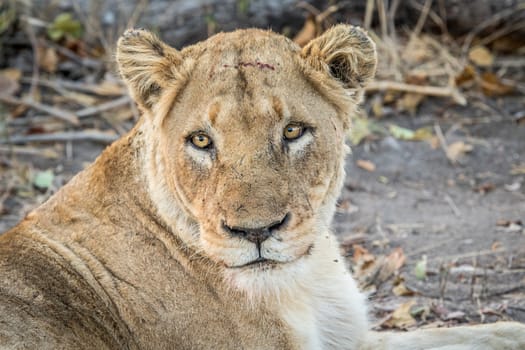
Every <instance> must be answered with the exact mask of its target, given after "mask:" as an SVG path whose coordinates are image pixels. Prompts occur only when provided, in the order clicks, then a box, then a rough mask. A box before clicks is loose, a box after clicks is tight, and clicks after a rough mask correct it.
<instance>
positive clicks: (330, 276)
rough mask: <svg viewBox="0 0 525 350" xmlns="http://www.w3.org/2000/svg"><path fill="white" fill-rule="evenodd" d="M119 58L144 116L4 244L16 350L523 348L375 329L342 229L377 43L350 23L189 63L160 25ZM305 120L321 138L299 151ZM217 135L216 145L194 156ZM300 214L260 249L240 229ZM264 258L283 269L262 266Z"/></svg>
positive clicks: (514, 331)
mask: <svg viewBox="0 0 525 350" xmlns="http://www.w3.org/2000/svg"><path fill="white" fill-rule="evenodd" d="M117 61H118V64H119V67H120V72H121V75H122V77H123V79H124V81H125V82H126V83H127V84H128V86H129V89H130V93H131V95H132V96H133V98H134V99H135V101H136V102H137V104H138V105H139V107H140V109H141V111H142V114H143V117H142V118H141V120H140V121H139V123H138V124H137V125H136V126H135V128H134V129H133V130H132V131H131V132H130V133H129V134H128V135H126V136H125V137H123V138H122V139H120V140H119V141H117V142H115V143H114V144H113V145H111V146H110V147H109V148H108V149H107V150H106V151H104V153H103V154H102V155H101V156H100V157H99V158H98V159H97V160H96V161H95V163H94V164H92V165H91V166H90V167H88V168H87V169H86V170H84V171H83V172H81V173H79V174H78V175H77V176H76V177H74V178H73V179H72V180H71V181H70V182H69V183H68V184H67V185H66V186H64V188H62V189H61V190H60V191H59V192H58V193H57V194H56V195H54V196H53V197H52V198H50V199H49V200H48V201H47V202H46V203H44V204H43V205H42V206H40V207H39V208H37V209H36V210H34V211H33V212H31V213H30V214H29V215H28V216H27V217H26V218H25V219H24V220H23V221H22V222H21V223H20V224H19V225H18V226H16V227H14V228H13V229H11V230H10V231H8V232H7V233H5V234H3V235H2V236H0V348H2V349H159V350H160V349H285V350H287V349H311V350H317V349H429V348H435V349H438V348H439V349H442V350H444V349H448V350H452V349H456V350H463V349H479V350H481V349H483V350H484V349H498V350H499V349H523V348H524V347H525V339H524V337H525V331H524V327H523V325H520V324H516V323H500V324H496V325H488V326H483V327H467V328H457V329H451V330H428V331H418V332H413V333H407V334H388V333H373V332H368V331H367V328H368V324H367V320H366V307H365V305H366V303H365V299H364V297H363V296H362V295H361V294H360V293H359V291H358V289H357V287H356V285H355V282H354V281H353V279H352V278H351V276H350V274H349V273H348V271H347V270H346V268H345V266H344V259H343V258H342V257H341V256H340V255H339V253H338V251H339V248H338V245H337V242H336V240H335V238H334V236H333V235H332V233H331V232H330V228H329V226H330V221H331V219H332V216H333V213H334V209H335V202H336V199H337V196H338V193H339V191H340V189H341V186H342V183H343V179H344V171H343V165H344V156H345V153H346V152H347V149H346V146H345V134H346V131H347V129H348V127H349V125H350V116H351V114H352V113H353V112H354V111H355V108H356V107H357V105H358V103H359V102H360V99H361V97H362V93H363V90H362V88H363V87H364V86H365V85H366V84H367V82H369V81H370V80H371V79H372V78H373V76H374V73H375V68H376V62H377V58H376V53H375V46H374V44H373V42H372V41H371V40H370V38H369V37H368V36H367V35H366V33H364V32H363V31H362V30H361V29H359V28H355V27H352V26H347V25H339V26H336V27H334V28H332V29H331V30H329V31H328V32H326V33H325V34H324V35H323V36H321V37H319V38H317V39H315V40H313V41H312V42H310V43H309V44H307V45H306V47H305V48H304V49H302V50H301V49H300V48H299V47H297V46H296V45H295V44H294V43H292V42H291V41H290V40H288V39H286V38H284V37H282V36H279V35H277V34H274V33H271V32H269V31H261V30H243V31H236V32H233V33H228V34H218V35H216V36H214V37H212V38H210V39H208V40H207V41H205V42H202V43H199V44H197V45H194V46H190V47H188V48H186V49H184V50H182V51H177V50H175V49H174V48H171V47H169V46H168V45H166V44H164V43H163V42H161V41H160V40H159V39H158V38H156V37H155V36H154V35H152V34H151V33H149V32H147V31H144V30H131V31H128V32H126V34H125V35H124V36H123V37H122V38H121V39H120V40H119V44H118V50H117ZM289 123H301V124H302V125H305V126H307V128H306V131H305V133H304V135H303V136H302V137H300V138H299V139H297V140H295V141H293V142H287V141H284V140H283V130H284V128H285V127H286V126H287V125H288V124H289ZM195 132H199V133H205V134H206V135H208V136H209V138H210V139H212V140H213V147H211V148H209V149H206V150H203V149H198V148H197V147H195V146H193V145H191V142H190V140H191V136H192V135H193V134H194V133H195ZM283 217H286V218H288V219H287V220H286V224H283V226H280V228H279V229H276V230H275V231H274V232H273V234H272V235H271V236H270V237H269V238H268V239H267V240H265V241H264V242H263V243H262V244H261V246H260V252H259V250H258V249H257V248H256V245H255V244H254V243H252V242H250V241H248V240H246V239H243V238H240V237H238V236H236V235H233V234H232V233H231V232H229V231H228V230H227V229H225V227H243V228H248V229H252V228H256V227H263V226H268V225H270V224H271V223H274V222H276V221H279V220H281V219H282V218H283ZM259 254H261V255H262V256H263V257H265V258H267V259H270V260H272V261H273V263H271V264H265V265H261V264H255V265H246V264H248V263H250V262H252V261H254V260H255V259H256V258H257V257H258V256H259Z"/></svg>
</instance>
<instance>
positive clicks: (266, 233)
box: [222, 214, 290, 245]
mask: <svg viewBox="0 0 525 350" xmlns="http://www.w3.org/2000/svg"><path fill="white" fill-rule="evenodd" d="M289 217H290V215H289V214H286V215H285V216H284V217H283V218H282V219H281V220H279V221H275V222H273V223H271V224H270V225H267V226H264V227H256V228H253V227H250V228H248V227H238V226H228V225H226V223H224V222H223V224H222V226H223V228H224V230H225V231H226V232H228V233H229V234H230V235H232V236H233V237H239V238H243V239H246V240H248V241H250V242H253V243H255V244H257V245H260V244H261V243H262V242H264V241H265V240H267V239H268V238H269V237H271V235H272V234H273V233H274V232H275V231H277V230H278V229H280V228H283V227H284V226H285V225H286V223H287V222H288V220H289Z"/></svg>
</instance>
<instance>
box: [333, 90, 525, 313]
mask: <svg viewBox="0 0 525 350" xmlns="http://www.w3.org/2000/svg"><path fill="white" fill-rule="evenodd" d="M501 102H503V104H502V105H503V106H504V109H503V110H505V111H506V112H505V113H504V115H502V114H499V113H495V112H490V113H487V112H486V111H480V110H477V109H475V108H472V107H470V108H469V107H462V108H457V107H456V108H444V107H443V103H442V101H433V102H429V103H427V104H426V105H424V106H423V107H424V108H423V109H422V111H420V112H419V113H418V114H417V115H416V116H414V117H410V116H406V115H399V116H396V117H394V118H390V119H388V120H387V121H384V123H396V124H398V125H403V126H406V127H410V128H412V129H416V128H420V127H422V126H431V127H432V126H434V125H440V128H442V129H443V132H444V134H445V135H446V138H447V141H449V142H452V141H454V140H464V141H465V142H469V143H470V144H471V145H473V149H472V151H471V152H470V153H468V154H467V155H465V157H464V158H463V159H462V160H461V163H460V164H458V165H452V164H451V163H450V162H449V160H448V159H447V157H446V155H445V152H444V151H443V150H442V149H440V148H436V149H433V148H432V147H431V145H430V144H428V143H426V142H403V141H399V140H397V139H395V138H393V137H391V136H388V137H383V138H380V139H377V140H375V141H373V142H370V143H365V144H364V145H361V146H359V147H354V148H353V154H352V155H351V156H350V157H349V159H348V162H347V167H346V170H347V174H348V175H347V180H346V184H345V189H344V191H343V194H342V197H341V203H342V204H343V205H341V207H343V208H341V210H340V211H339V213H338V214H337V215H336V218H335V228H336V231H337V232H338V234H339V236H340V237H341V240H342V241H343V242H345V241H347V242H348V243H350V244H352V243H353V242H357V243H360V244H362V245H363V246H364V247H366V248H368V249H369V251H370V252H372V253H373V254H376V255H380V254H389V253H390V252H391V251H392V250H393V249H394V248H396V247H402V250H403V252H404V254H405V256H406V261H405V264H404V266H403V267H402V268H401V271H400V274H399V276H398V277H397V278H392V279H390V280H389V281H388V282H386V283H382V284H381V283H379V287H378V288H377V291H375V292H374V293H372V294H371V300H372V311H373V313H374V314H375V315H376V316H377V317H378V320H379V321H381V320H383V319H382V317H383V316H385V315H388V313H389V312H390V311H392V310H393V308H397V307H398V306H399V304H400V303H403V302H406V301H407V300H412V299H413V298H414V296H409V297H397V296H395V295H393V293H392V283H393V281H394V282H395V283H399V282H400V280H401V281H403V280H404V284H405V285H406V287H407V288H408V289H409V290H412V291H413V292H414V294H415V299H416V300H417V305H416V307H417V306H419V307H420V308H421V310H423V313H426V315H423V316H424V318H426V319H421V318H419V320H418V321H419V322H420V323H427V322H438V323H439V322H456V321H457V322H465V321H475V322H482V321H487V320H497V319H514V320H519V321H521V322H525V229H524V226H523V222H525V183H524V180H525V176H524V174H523V173H521V174H517V173H518V172H517V171H516V170H514V172H513V169H516V165H517V164H522V165H523V164H525V126H524V125H517V123H516V122H515V120H514V118H512V115H515V113H521V112H522V110H523V106H524V105H523V103H524V99H523V98H522V97H520V98H507V99H505V100H504V101H500V103H501ZM445 111H446V112H447V113H446V118H444V117H443V115H444V112H445ZM360 159H363V160H369V161H371V162H373V164H375V165H376V170H375V171H374V172H368V171H366V170H363V169H361V168H359V167H358V166H356V162H357V160H360ZM512 174H516V175H512ZM348 246H349V244H347V245H345V247H348ZM348 250H349V251H348V254H349V255H351V254H352V249H348ZM424 257H426V261H427V268H426V270H427V273H426V277H425V278H424V279H418V278H416V273H415V272H414V269H415V268H416V264H417V263H418V262H421V261H422V260H423V259H425V258H424ZM396 279H397V281H396ZM408 294H411V293H408ZM387 317H388V316H387ZM383 321H384V320H383ZM379 323H381V322H379Z"/></svg>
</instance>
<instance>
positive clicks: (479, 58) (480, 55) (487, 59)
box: [468, 46, 494, 67]
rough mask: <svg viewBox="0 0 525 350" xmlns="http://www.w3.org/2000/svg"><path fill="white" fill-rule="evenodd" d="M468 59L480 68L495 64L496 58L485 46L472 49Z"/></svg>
mask: <svg viewBox="0 0 525 350" xmlns="http://www.w3.org/2000/svg"><path fill="white" fill-rule="evenodd" d="M468 58H469V59H470V60H471V61H472V62H474V64H475V65H477V66H480V67H490V66H492V64H493V63H494V56H493V55H492V54H491V53H490V51H489V50H488V49H487V48H486V47H485V46H474V47H473V48H471V49H470V51H469V53H468Z"/></svg>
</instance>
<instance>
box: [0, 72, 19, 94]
mask: <svg viewBox="0 0 525 350" xmlns="http://www.w3.org/2000/svg"><path fill="white" fill-rule="evenodd" d="M21 76H22V72H21V71H20V70H19V69H16V68H8V69H3V70H0V94H1V95H13V94H14V93H16V92H17V91H18V89H19V88H20V84H19V83H18V82H19V80H20V77H21Z"/></svg>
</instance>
